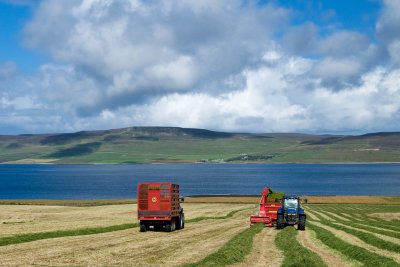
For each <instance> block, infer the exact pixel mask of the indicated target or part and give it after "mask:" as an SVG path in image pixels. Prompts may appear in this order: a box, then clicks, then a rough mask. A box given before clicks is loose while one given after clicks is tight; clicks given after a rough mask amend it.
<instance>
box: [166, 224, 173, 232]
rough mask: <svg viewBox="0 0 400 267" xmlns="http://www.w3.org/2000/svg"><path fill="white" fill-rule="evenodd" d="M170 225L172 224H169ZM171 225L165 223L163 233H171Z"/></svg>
mask: <svg viewBox="0 0 400 267" xmlns="http://www.w3.org/2000/svg"><path fill="white" fill-rule="evenodd" d="M171 223H172V222H171ZM171 223H167V224H166V225H165V231H167V232H171V231H172V225H171Z"/></svg>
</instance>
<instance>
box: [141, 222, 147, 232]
mask: <svg viewBox="0 0 400 267" xmlns="http://www.w3.org/2000/svg"><path fill="white" fill-rule="evenodd" d="M146 230H147V227H146V225H145V224H144V223H141V224H140V232H146Z"/></svg>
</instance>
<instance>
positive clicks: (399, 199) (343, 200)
mask: <svg viewBox="0 0 400 267" xmlns="http://www.w3.org/2000/svg"><path fill="white" fill-rule="evenodd" d="M301 199H302V202H303V203H304V204H384V205H400V196H301ZM259 201H260V196H246V195H232V196H230V195H218V196H188V197H185V200H184V203H232V204H235V203H254V204H257V203H259ZM136 203H137V202H136V199H134V198H125V199H86V200H85V199H83V200H28V199H16V200H12V199H9V200H0V205H50V206H52V205H54V206H75V207H87V206H102V205H124V204H136Z"/></svg>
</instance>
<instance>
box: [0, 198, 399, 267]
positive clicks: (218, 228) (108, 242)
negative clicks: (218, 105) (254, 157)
mask: <svg viewBox="0 0 400 267" xmlns="http://www.w3.org/2000/svg"><path fill="white" fill-rule="evenodd" d="M351 199H352V198H350V200H349V199H348V200H347V202H346V203H348V201H351ZM381 200H382V199H375V202H373V201H372V200H371V199H368V200H367V201H365V202H366V203H358V202H359V201H360V198H358V199H357V200H354V199H353V201H354V202H356V204H338V203H328V204H307V205H305V209H306V212H307V216H308V217H307V226H306V231H297V230H295V229H294V228H293V227H286V228H285V229H283V230H276V229H274V228H261V230H260V231H259V232H256V233H254V232H253V234H252V235H247V233H249V232H250V231H251V228H250V227H249V216H250V215H251V214H254V213H255V212H256V210H257V207H256V205H254V204H252V203H241V202H247V201H248V200H243V201H240V200H238V199H237V198H235V199H234V201H233V200H232V201H233V202H232V203H204V202H202V203H184V204H183V208H184V210H185V215H186V219H187V221H188V223H187V224H186V226H185V229H183V230H180V231H175V232H172V233H166V232H153V231H148V232H146V233H140V232H139V229H138V227H135V225H133V226H131V227H128V228H126V229H123V230H113V229H111V228H110V229H109V230H107V231H106V232H102V233H97V234H85V235H77V236H59V237H57V238H44V239H38V240H36V241H31V242H21V243H13V244H2V243H1V242H2V240H5V238H9V237H13V236H16V235H21V234H25V235H29V234H32V233H42V232H55V231H59V230H71V231H73V230H79V229H82V228H87V227H92V228H96V227H105V226H113V225H119V224H127V223H135V222H137V220H136V205H135V204H121V205H105V206H93V207H70V206H44V205H40V206H38V205H1V206H0V233H1V235H0V256H1V263H0V265H1V266H30V265H40V266H121V265H122V266H185V265H188V266H197V265H198V266H224V265H229V266H400V205H399V204H396V203H395V204H386V205H382V204H370V203H379V202H380V201H381ZM225 201H226V200H225ZM342 201H343V199H341V200H338V202H342ZM328 202H332V199H331V200H329V201H328ZM391 203H393V202H391ZM232 240H233V241H234V242H232ZM285 242H286V243H285ZM240 245H243V246H244V247H245V248H246V247H247V248H250V249H249V250H248V251H247V250H242V248H241V247H240ZM243 246H242V247H243ZM227 248H229V249H228V250H230V251H231V253H229V251H228V252H227V251H226V250H227ZM294 248H295V249H294ZM224 249H225V250H224ZM271 255H273V256H271ZM239 256H240V257H239ZM229 257H233V258H234V259H233V261H232V260H231V261H229V260H227V259H228V258H229ZM232 262H234V263H233V264H232ZM225 263H226V264H225Z"/></svg>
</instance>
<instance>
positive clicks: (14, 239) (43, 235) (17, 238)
mask: <svg viewBox="0 0 400 267" xmlns="http://www.w3.org/2000/svg"><path fill="white" fill-rule="evenodd" d="M248 209H251V208H245V209H238V210H233V211H231V212H229V213H228V214H226V215H224V216H200V217H196V218H193V219H189V220H186V223H194V222H200V221H204V220H211V219H214V220H224V219H228V218H231V217H233V216H234V215H235V214H236V213H238V212H240V211H243V210H248ZM138 226H139V223H127V224H119V225H112V226H107V227H92V228H81V229H75V230H63V231H51V232H40V233H29V234H18V235H13V236H7V237H2V238H0V246H7V245H11V244H19V243H25V242H32V241H37V240H42V239H49V238H58V237H68V236H81V235H94V234H102V233H108V232H114V231H121V230H126V229H131V228H135V227H138Z"/></svg>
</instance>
